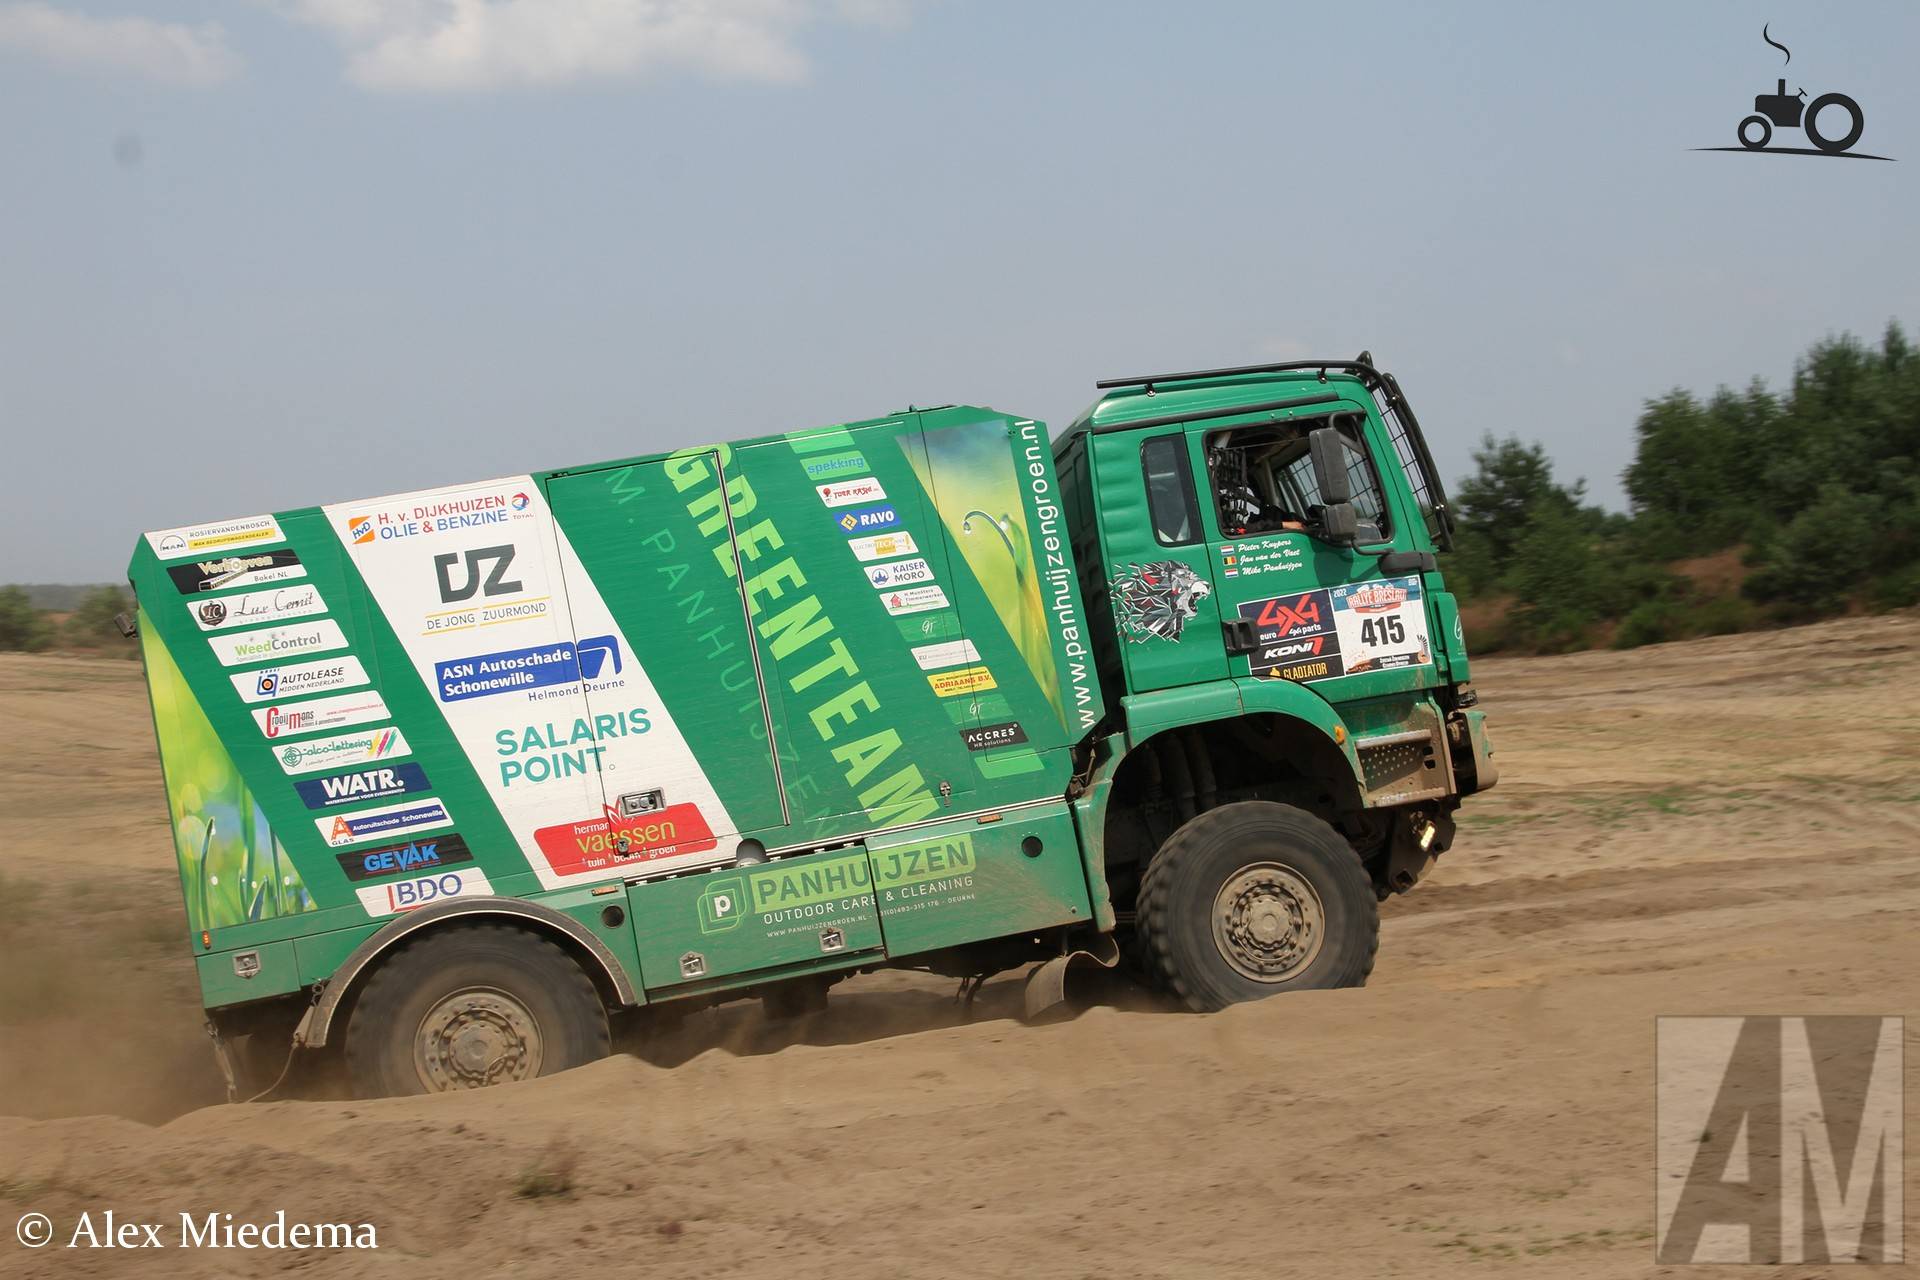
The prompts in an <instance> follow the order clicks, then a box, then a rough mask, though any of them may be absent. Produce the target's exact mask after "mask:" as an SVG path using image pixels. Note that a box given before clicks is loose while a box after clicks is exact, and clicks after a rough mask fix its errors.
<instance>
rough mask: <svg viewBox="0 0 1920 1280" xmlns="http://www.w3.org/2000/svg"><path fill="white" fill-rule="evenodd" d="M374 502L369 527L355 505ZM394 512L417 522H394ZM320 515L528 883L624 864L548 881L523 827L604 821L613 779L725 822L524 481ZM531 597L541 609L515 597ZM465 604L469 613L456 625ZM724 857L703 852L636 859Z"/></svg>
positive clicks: (613, 872)
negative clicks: (529, 874)
mask: <svg viewBox="0 0 1920 1280" xmlns="http://www.w3.org/2000/svg"><path fill="white" fill-rule="evenodd" d="M502 495H506V496H505V498H504V500H503V499H502ZM503 503H504V505H503ZM381 511H385V512H388V513H389V519H388V520H387V522H386V523H384V524H383V523H381V522H380V521H379V520H378V519H377V518H375V517H374V516H373V515H371V514H369V513H378V512H381ZM446 512H451V513H453V514H452V516H446V515H442V514H437V513H446ZM407 513H421V519H420V520H414V519H411V518H409V519H406V520H401V519H400V518H399V516H400V515H402V514H407ZM326 515H327V518H328V520H330V521H331V522H332V523H333V527H334V529H335V531H336V532H337V533H338V535H339V537H340V539H341V542H342V545H344V546H345V547H346V550H347V553H348V554H349V555H350V556H351V557H352V558H353V562H354V566H355V567H356V568H357V569H358V570H359V571H360V575H361V577H362V578H363V579H365V581H366V584H367V589H368V591H369V592H370V593H371V594H372V596H373V599H374V601H375V603H376V604H377V605H378V606H379V608H380V609H381V610H382V611H383V612H384V613H385V614H386V616H387V617H388V618H389V619H390V620H392V622H393V624H394V630H395V631H396V633H397V634H398V635H399V638H400V642H401V644H402V645H403V646H404V647H405V648H406V651H407V656H408V658H409V659H410V660H411V661H412V663H413V665H414V669H415V671H417V672H418V673H419V675H420V678H421V680H422V681H424V682H425V683H426V686H427V688H428V689H429V690H431V691H432V692H433V694H434V698H435V701H436V703H437V704H438V706H439V709H440V712H441V714H442V715H443V716H445V717H446V722H447V726H448V728H449V729H451V730H452V732H453V735H454V737H455V739H456V740H458V742H459V743H460V747H461V750H462V751H464V752H465V753H466V756H467V759H468V760H469V761H470V762H471V763H472V765H473V767H474V769H475V770H476V771H477V772H478V774H479V776H480V779H481V781H482V783H483V784H484V785H485V787H486V790H487V794H488V796H489V798H491V799H492V800H493V802H494V804H495V805H497V806H498V807H499V810H500V815H501V817H502V818H504V819H505V820H506V823H507V825H508V827H509V829H510V830H511V831H512V832H513V834H514V838H515V839H516V840H517V841H518V842H519V844H520V848H521V850H522V852H524V853H525V854H526V857H527V861H528V863H529V865H531V866H532V867H533V869H534V871H535V873H536V874H537V875H538V876H539V879H540V883H541V884H542V886H543V887H545V888H549V889H554V888H559V887H561V886H563V885H566V884H577V883H581V882H583V881H587V880H598V879H608V878H614V877H618V876H620V875H622V874H623V873H624V870H625V868H624V867H623V866H622V865H620V864H616V863H614V862H612V860H610V859H609V860H606V861H605V863H604V865H594V866H591V867H573V868H569V870H568V873H567V874H565V875H562V874H561V873H560V872H557V871H556V870H555V869H554V863H553V862H552V861H551V860H550V859H549V858H548V856H547V854H546V853H545V852H544V851H543V850H542V848H541V846H540V844H539V841H538V839H537V838H536V835H535V833H536V832H537V831H539V830H541V829H542V828H551V827H555V826H561V825H567V824H573V823H580V822H586V821H589V820H604V814H605V811H606V805H607V804H609V803H612V802H613V801H614V800H615V799H616V798H617V797H618V795H619V794H620V791H621V789H622V788H623V787H624V788H626V789H630V790H640V789H645V790H662V791H664V792H665V793H666V795H667V796H668V797H670V798H671V803H673V804H674V805H676V806H677V805H681V804H693V805H697V806H698V807H699V811H700V815H701V816H702V817H703V818H704V819H705V821H706V823H707V825H708V826H709V827H710V828H711V830H712V831H713V833H714V835H715V836H725V835H728V834H732V833H733V832H735V831H737V830H738V828H737V827H736V826H735V825H734V823H733V821H732V819H731V818H730V817H729V816H728V814H727V811H726V809H725V808H724V807H723V806H722V805H721V803H720V798H719V796H718V795H717V794H716V793H715V792H714V790H713V787H712V785H711V784H710V783H709V782H708V781H707V777H706V775H705V773H703V772H702V771H701V769H700V765H699V762H698V761H697V760H696V759H695V758H694V754H693V751H692V749H691V748H690V747H689V746H688V745H687V742H686V739H685V737H684V736H683V735H682V733H681V731H680V728H679V726H678V725H676V724H675V723H674V721H673V717H672V716H671V715H670V714H669V713H668V711H667V708H666V705H665V703H663V702H662V701H661V699H660V696H659V693H658V691H657V690H656V689H655V688H654V686H653V682H652V680H651V679H650V678H649V677H648V675H647V673H646V671H645V670H643V669H642V668H641V665H640V662H639V660H638V658H637V657H636V656H635V654H634V651H633V647H632V645H630V644H629V643H628V642H627V637H626V635H625V633H624V632H623V631H622V630H621V628H620V627H619V625H618V624H617V623H616V622H615V621H614V619H613V615H612V613H611V612H610V611H609V610H608V608H607V606H606V602H605V601H604V600H602V599H601V596H600V592H599V590H598V589H597V588H596V587H595V586H594V584H593V580H592V579H591V578H589V577H588V576H587V572H586V570H585V568H584V567H583V566H582V565H581V564H580V562H579V559H578V558H577V557H576V556H575V555H574V552H573V548H572V546H571V545H570V544H569V543H568V542H567V540H566V537H565V535H564V534H563V533H561V531H560V530H559V529H558V527H557V526H556V525H555V523H554V520H553V516H552V509H551V507H549V505H548V504H547V501H546V495H545V493H544V492H543V491H542V490H541V489H540V487H539V486H538V485H537V484H535V483H534V481H533V479H532V477H530V476H510V477H507V478H505V479H502V480H497V481H493V482H490V483H487V484H481V485H469V486H464V487H462V488H459V489H451V490H442V491H430V492H423V493H417V494H404V495H401V496H398V497H392V498H379V499H373V500H371V501H366V502H352V503H342V504H339V505H337V506H331V507H328V508H326ZM450 520H452V521H454V522H453V523H451V524H450V523H449V521H450ZM428 521H432V522H435V523H434V524H433V527H432V528H430V529H429V528H426V527H424V526H425V524H426V522H428ZM459 521H467V522H469V523H459ZM475 521H477V522H478V523H471V522H475ZM507 552H510V553H511V554H506V553H507ZM490 591H491V594H489V592H490ZM450 595H451V596H460V597H464V598H463V599H456V600H452V601H449V600H448V599H447V598H446V597H448V596H450ZM537 596H540V597H546V596H550V598H551V599H550V603H551V607H550V608H546V607H543V608H539V609H530V608H523V607H519V606H522V605H525V604H527V603H528V602H530V601H531V600H532V599H533V598H534V597H537ZM487 610H496V612H494V613H493V614H491V615H489V614H486V613H485V611H487ZM469 613H471V614H479V615H480V616H477V617H475V618H473V619H472V623H471V625H463V624H464V623H465V622H466V621H467V619H466V618H464V617H462V616H460V615H462V614H469ZM603 777H604V780H605V782H604V786H603V785H602V780H603ZM629 780H631V781H629ZM725 856H726V855H725V854H723V853H722V852H720V851H719V850H706V851H703V852H700V853H690V854H686V855H683V856H681V857H678V858H674V857H669V858H661V859H656V860H653V861H650V862H649V863H648V868H649V870H655V869H667V868H671V867H674V866H682V865H684V866H697V865H704V864H707V863H711V862H716V861H722V860H724V859H725Z"/></svg>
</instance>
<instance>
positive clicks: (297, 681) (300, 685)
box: [227, 654, 367, 702]
mask: <svg viewBox="0 0 1920 1280" xmlns="http://www.w3.org/2000/svg"><path fill="white" fill-rule="evenodd" d="M227 678H228V679H229V680H231V681H233V689H234V692H235V693H238V694H239V695H240V700H241V701H242V702H272V701H274V700H276V699H279V698H301V697H305V696H306V695H308V694H310V693H332V692H333V691H334V690H336V689H353V688H357V687H358V686H360V685H363V684H365V683H366V682H367V669H366V668H365V667H363V666H361V665H360V659H358V658H356V657H353V656H352V655H351V654H348V655H345V656H342V657H338V658H322V659H320V660H319V661H318V662H298V663H294V664H293V665H291V666H285V667H261V668H260V669H259V670H257V671H240V672H236V673H234V674H233V675H231V676H228V677H227Z"/></svg>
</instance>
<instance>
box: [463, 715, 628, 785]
mask: <svg viewBox="0 0 1920 1280" xmlns="http://www.w3.org/2000/svg"><path fill="white" fill-rule="evenodd" d="M648 716H649V713H648V711H647V709H646V708H645V707H632V708H629V709H628V710H626V711H621V712H610V713H607V714H604V715H594V716H576V717H575V718H574V719H573V720H572V721H570V722H569V721H560V722H555V721H552V720H549V721H546V722H544V723H542V724H530V725H527V726H525V727H524V728H520V729H501V730H499V731H498V732H497V733H495V734H494V735H493V741H494V754H495V755H497V756H499V757H500V759H499V765H500V785H501V786H502V787H503V788H504V787H510V786H512V785H513V784H515V783H516V782H518V783H541V782H548V781H551V780H552V779H554V778H570V777H574V776H575V775H578V774H593V773H598V772H600V756H601V753H603V752H604V751H605V750H606V749H607V746H606V744H607V743H609V742H612V741H614V740H616V739H620V738H627V737H635V736H638V735H640V734H643V733H646V732H647V731H648V730H650V729H652V728H653V721H652V720H650V719H649V718H648Z"/></svg>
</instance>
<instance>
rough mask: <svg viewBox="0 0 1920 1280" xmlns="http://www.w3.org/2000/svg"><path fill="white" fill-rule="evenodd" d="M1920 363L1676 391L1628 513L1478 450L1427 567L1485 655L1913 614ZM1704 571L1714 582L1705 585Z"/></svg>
mask: <svg viewBox="0 0 1920 1280" xmlns="http://www.w3.org/2000/svg"><path fill="white" fill-rule="evenodd" d="M1916 459H1920V354H1916V352H1915V350H1914V348H1913V346H1912V345H1911V344H1910V343H1909V342H1908V341H1907V338H1906V335H1905V333H1904V332H1903V331H1902V330H1901V328H1900V326H1899V324H1898V323H1897V322H1896V323H1893V324H1889V325H1888V326H1887V330H1886V333H1885V334H1884V335H1883V336H1882V337H1881V339H1880V343H1879V345H1878V346H1877V347H1874V346H1869V345H1867V344H1865V343H1862V342H1860V341H1859V340H1857V339H1855V338H1854V337H1852V336H1851V335H1847V336H1842V337H1839V338H1831V339H1827V340H1825V341H1823V342H1819V343H1816V344H1815V345H1814V346H1812V347H1811V348H1809V349H1808V351H1807V353H1806V355H1805V356H1803V357H1802V358H1801V360H1800V361H1799V362H1798V364H1797V365H1796V366H1795V368H1794V374H1793V380H1792V383H1791V385H1789V386H1788V387H1786V388H1785V389H1783V390H1781V391H1777V392H1776V391H1773V390H1770V389H1768V387H1767V386H1766V385H1765V384H1764V383H1763V382H1762V381H1761V380H1760V379H1758V378H1755V379H1754V380H1753V381H1752V382H1750V383H1748V384H1747V386H1746V388H1745V389H1744V390H1740V391H1735V390H1732V389H1730V388H1727V387H1722V388H1720V389H1719V390H1717V391H1715V392H1714V393H1713V394H1712V395H1711V396H1708V397H1706V398H1705V399H1702V398H1700V397H1698V396H1696V395H1694V394H1693V393H1692V392H1690V391H1685V390H1679V389H1676V390H1673V391H1669V392H1668V393H1667V394H1666V395H1664V396H1661V397H1660V398H1658V399H1655V400H1649V401H1648V402H1647V403H1646V406H1645V408H1644V409H1643V410H1642V411H1641V414H1640V418H1639V421H1638V422H1636V423H1635V424H1634V455H1633V461H1632V462H1631V463H1630V464H1629V465H1628V466H1627V469H1626V471H1625V473H1624V475H1623V477H1622V479H1623V481H1624V483H1625V487H1626V492H1627V500H1628V510H1627V511H1625V512H1616V511H1608V510H1606V509H1605V508H1603V507H1600V506H1598V505H1597V504H1594V503H1592V502H1589V501H1588V500H1587V494H1586V483H1585V481H1583V480H1575V481H1573V482H1571V483H1562V482H1561V481H1559V480H1558V479H1556V478H1555V476H1554V473H1553V462H1552V460H1551V459H1550V458H1549V457H1548V456H1547V452H1546V449H1545V448H1544V447H1543V446H1542V445H1540V444H1538V443H1524V442H1522V441H1521V440H1520V439H1519V438H1518V437H1516V436H1508V437H1507V438H1506V439H1504V440H1497V439H1495V438H1494V437H1493V435H1492V434H1488V435H1487V436H1485V437H1484V438H1483V439H1482V440H1481V442H1480V447H1479V448H1478V449H1476V450H1474V453H1473V464H1474V470H1473V473H1472V474H1471V475H1468V476H1466V477H1464V478H1462V479H1461V480H1460V481H1459V483H1458V484H1457V485H1456V486H1455V488H1454V501H1453V505H1454V513H1455V518H1456V520H1457V522H1458V531H1457V533H1458V536H1457V538H1456V545H1455V548H1454V550H1453V551H1452V552H1451V553H1450V554H1449V555H1447V557H1446V558H1445V562H1444V564H1443V565H1442V567H1443V569H1444V570H1445V572H1446V575H1447V583H1448V586H1449V587H1450V588H1451V589H1452V590H1453V591H1454V592H1455V593H1456V594H1458V595H1459V596H1460V598H1461V600H1462V602H1463V603H1464V604H1465V605H1467V606H1468V608H1469V610H1470V612H1472V613H1473V614H1474V615H1475V616H1474V619H1473V621H1474V624H1475V625H1474V630H1473V634H1472V636H1471V637H1470V639H1471V641H1472V643H1473V646H1474V648H1475V649H1476V650H1478V651H1480V652H1488V651H1491V650H1495V649H1502V648H1508V649H1525V650H1530V651H1534V652H1564V651H1567V650H1571V649H1581V648H1589V647H1592V646H1594V645H1597V644H1612V645H1614V646H1616V647H1622V648H1627V647H1632V646H1635V645H1641V644H1650V643H1653V642H1656V641H1661V640H1676V639H1683V638H1685V637H1688V636H1697V635H1720V634H1725V633H1727V632H1733V631H1744V630H1748V629H1750V628H1753V627H1759V626H1770V625H1785V624H1790V623H1794V622H1807V621H1811V620H1813V619H1816V618H1821V617H1827V616H1831V615H1833V614H1836V613H1842V612H1846V611H1848V610H1876V609H1893V608H1902V607H1905V606H1908V605H1913V604H1916V603H1920V556H1916V554H1915V553H1916V550H1920V465H1917V464H1916ZM1714 561H1718V563H1719V565H1720V567H1721V568H1722V569H1723V570H1724V569H1725V568H1726V567H1727V566H1728V564H1729V563H1731V565H1732V567H1733V573H1732V574H1731V578H1732V579H1733V581H1732V582H1731V583H1729V581H1728V580H1727V579H1728V577H1729V575H1728V574H1726V573H1724V572H1721V573H1716V574H1713V575H1711V576H1707V575H1703V574H1702V573H1700V572H1699V571H1698V566H1699V565H1701V564H1702V563H1703V562H1714ZM131 608H132V599H131V597H130V596H129V595H128V593H127V591H126V590H125V589H124V588H122V587H110V586H109V587H95V588H92V589H90V590H88V591H87V592H86V594H85V595H84V596H82V597H81V598H80V599H79V601H78V602H77V604H76V605H75V606H74V608H73V610H72V612H71V613H69V614H67V615H66V616H65V617H64V618H62V617H60V615H59V614H57V613H55V612H54V611H52V610H49V609H46V608H40V607H36V605H35V603H34V601H33V599H32V597H31V596H30V595H29V594H28V592H27V590H26V589H25V588H24V587H18V586H11V587H0V649H26V650H34V649H46V648H53V647H65V648H99V647H105V646H109V645H116V646H120V647H121V648H122V649H123V650H124V652H126V653H127V654H129V655H131V654H132V653H133V652H134V646H132V645H125V644H124V643H123V642H122V641H121V639H120V634H119V631H118V629H117V628H116V627H115V626H114V623H113V618H114V615H115V614H117V613H120V612H122V611H126V610H130V609H131Z"/></svg>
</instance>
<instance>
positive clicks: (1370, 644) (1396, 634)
mask: <svg viewBox="0 0 1920 1280" xmlns="http://www.w3.org/2000/svg"><path fill="white" fill-rule="evenodd" d="M1328 594H1329V596H1330V597H1331V600H1332V604H1333V622H1334V628H1335V631H1336V632H1337V634H1338V635H1339V637H1340V658H1341V661H1342V662H1343V663H1344V664H1345V671H1346V674H1347V675H1358V674H1361V673H1364V672H1367V671H1382V670H1386V669H1388V668H1392V667H1418V666H1425V665H1427V664H1428V663H1430V662H1432V661H1433V648H1432V646H1431V645H1430V644H1429V643H1428V640H1427V606H1426V602H1425V601H1424V600H1423V599H1422V592H1421V589H1420V579H1419V578H1417V577H1407V578H1382V579H1381V580H1380V581H1378V582H1363V583H1360V584H1358V585H1355V586H1341V587H1334V588H1332V589H1331V590H1330V591H1329V593H1328Z"/></svg>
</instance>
